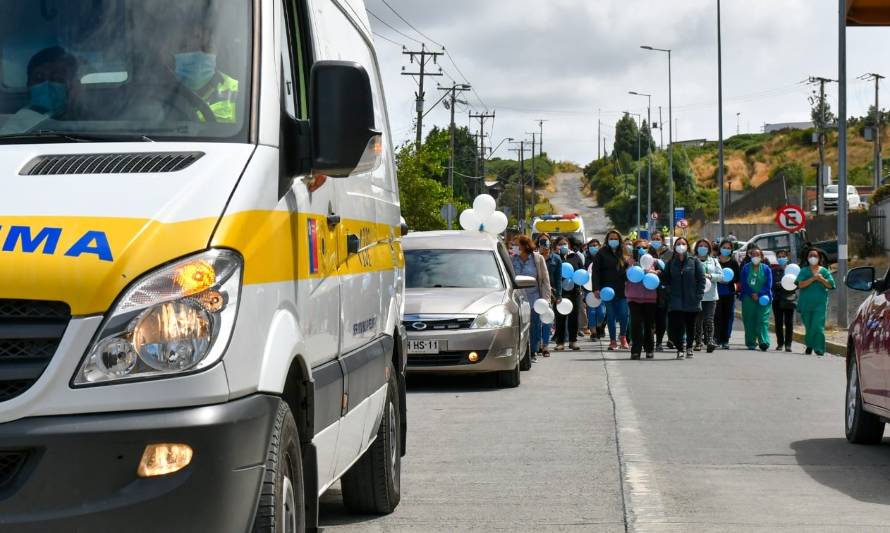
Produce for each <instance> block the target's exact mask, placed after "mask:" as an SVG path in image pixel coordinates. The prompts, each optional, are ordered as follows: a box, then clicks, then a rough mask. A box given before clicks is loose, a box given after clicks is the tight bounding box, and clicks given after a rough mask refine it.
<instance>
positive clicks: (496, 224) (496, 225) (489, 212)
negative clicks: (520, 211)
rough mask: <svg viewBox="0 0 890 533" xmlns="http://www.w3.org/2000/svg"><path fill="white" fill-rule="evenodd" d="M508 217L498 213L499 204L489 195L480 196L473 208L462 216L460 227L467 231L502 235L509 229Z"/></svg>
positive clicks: (465, 211)
mask: <svg viewBox="0 0 890 533" xmlns="http://www.w3.org/2000/svg"><path fill="white" fill-rule="evenodd" d="M508 224H509V221H508V220H507V215H505V214H503V213H501V212H500V211H497V202H496V201H495V199H494V198H493V197H492V196H491V195H488V194H480V195H479V196H477V197H476V199H475V200H473V208H472V209H466V210H464V212H463V213H461V214H460V227H462V228H463V229H465V230H466V231H484V232H486V233H490V234H492V235H500V234H501V233H503V232H504V230H506V229H507V225H508Z"/></svg>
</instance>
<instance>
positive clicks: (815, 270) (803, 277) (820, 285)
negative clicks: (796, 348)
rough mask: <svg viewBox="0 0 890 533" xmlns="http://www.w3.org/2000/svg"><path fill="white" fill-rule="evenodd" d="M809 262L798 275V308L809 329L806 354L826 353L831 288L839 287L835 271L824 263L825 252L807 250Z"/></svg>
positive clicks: (806, 339)
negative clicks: (826, 331)
mask: <svg viewBox="0 0 890 533" xmlns="http://www.w3.org/2000/svg"><path fill="white" fill-rule="evenodd" d="M806 258H807V264H806V265H803V266H802V268H801V270H800V274H798V276H797V285H798V287H800V299H799V301H798V304H797V311H798V313H800V319H801V321H802V322H803V326H804V329H805V330H806V338H805V340H804V344H806V347H807V350H806V354H807V355H809V354H811V353H813V351H815V352H816V355H825V315H826V314H827V311H828V291H830V290H834V289H835V288H837V285H836V284H835V282H834V278H833V277H831V272H829V270H828V269H827V268H825V267H824V266H823V265H824V255H823V254H822V252H821V251H820V250H818V249H816V248H811V249H809V250H807V254H806Z"/></svg>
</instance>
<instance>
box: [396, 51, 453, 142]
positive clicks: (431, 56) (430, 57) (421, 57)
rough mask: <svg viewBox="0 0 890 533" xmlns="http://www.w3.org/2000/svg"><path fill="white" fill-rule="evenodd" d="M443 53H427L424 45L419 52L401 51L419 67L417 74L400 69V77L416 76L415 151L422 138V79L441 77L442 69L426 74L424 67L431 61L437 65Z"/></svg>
mask: <svg viewBox="0 0 890 533" xmlns="http://www.w3.org/2000/svg"><path fill="white" fill-rule="evenodd" d="M444 54H445V53H444V52H428V51H427V49H426V45H425V44H422V45H421V46H420V51H419V52H413V51H410V50H402V55H406V56H408V57H409V58H410V60H411V63H412V64H413V63H414V60H415V59H416V60H417V65H418V66H419V67H420V68H419V72H405V67H402V76H417V85H418V87H417V92H416V93H414V94H415V95H416V96H417V124H416V127H417V140H416V142H417V149H418V150H419V149H420V145H421V143H422V138H423V101H424V98H425V97H426V94H425V93H424V92H423V79H424V78H425V77H427V76H441V75H442V69H441V68H440V69H439V72H427V70H426V66H427V64H428V63H429V62H430V61H432V62H433V64H434V65H438V60H439V56H441V55H444Z"/></svg>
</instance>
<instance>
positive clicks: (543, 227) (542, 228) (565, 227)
mask: <svg viewBox="0 0 890 533" xmlns="http://www.w3.org/2000/svg"><path fill="white" fill-rule="evenodd" d="M545 233H546V234H547V235H550V236H551V237H553V238H557V237H567V238H575V239H577V240H578V242H587V233H586V232H585V231H584V219H583V218H581V216H580V215H578V214H577V213H569V214H565V215H543V216H540V217H537V218H535V219H534V220H533V221H532V238H533V239H535V240H537V238H538V236H539V235H542V234H545Z"/></svg>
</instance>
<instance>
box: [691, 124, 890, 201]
mask: <svg viewBox="0 0 890 533" xmlns="http://www.w3.org/2000/svg"><path fill="white" fill-rule="evenodd" d="M812 137H813V130H799V131H790V130H785V131H781V132H775V133H765V134H745V135H736V136H734V137H731V138H729V139H727V140H726V142H725V145H724V146H725V156H724V157H725V161H726V171H727V177H726V179H727V180H730V179H731V180H732V190H733V191H742V190H745V189H749V188H756V187H758V186H760V185H761V184H763V183H764V182H765V181H767V180H768V179H769V177H770V175H772V171H773V170H774V169H775V168H777V167H779V166H781V165H784V164H787V163H799V164H800V165H801V166H802V167H803V170H804V180H805V183H806V184H808V185H815V184H816V169H815V168H813V167H812V166H811V165H812V164H814V163H818V161H819V147H818V145H817V144H815V143H813V142H812ZM848 139H849V141H848V152H847V154H848V165H849V167H848V168H849V179H850V184H851V185H869V184H871V183H872V172H873V170H872V169H873V164H872V163H873V162H872V153H873V150H874V147H873V144H872V143H871V142H869V141H866V140H865V139H864V138H863V137H862V135H861V128H860V127H859V126H858V125H856V124H854V125H853V126H851V128H850V132H849V135H848ZM883 146H884V150H883V157H884V158H885V162H884V167H885V168H886V169H888V170H890V161H887V160H886V158H887V156H888V155H890V132H887V129H886V128H885V132H884V137H883ZM686 152H687V154H688V155H689V159H690V161H691V164H692V170H693V172H694V174H695V177H696V180H697V181H698V184H699V185H700V186H702V187H704V188H711V187H716V185H717V143H716V142H709V143H707V144H706V145H705V146H704V147H703V148H687V149H686ZM837 156H838V152H837V134H836V133H831V134H829V136H828V142H827V144H826V158H827V162H828V164H829V165H831V167H832V176H833V177H835V178H836V177H837V164H838V157H837ZM728 185H729V183H728V181H727V186H728Z"/></svg>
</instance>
